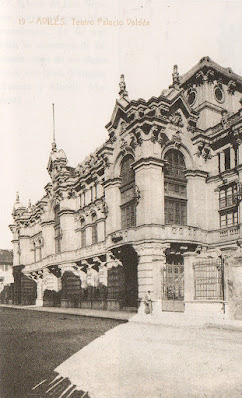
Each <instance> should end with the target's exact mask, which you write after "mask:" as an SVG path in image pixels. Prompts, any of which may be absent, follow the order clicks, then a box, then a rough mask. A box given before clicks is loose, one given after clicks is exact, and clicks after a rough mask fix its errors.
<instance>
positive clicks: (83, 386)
mask: <svg viewBox="0 0 242 398" xmlns="http://www.w3.org/2000/svg"><path fill="white" fill-rule="evenodd" d="M0 315H1V347H2V349H1V363H2V365H3V372H2V374H3V375H2V379H3V380H2V382H3V385H4V388H3V390H2V395H1V398H18V397H21V398H28V397H36V398H37V397H47V396H49V397H52V398H57V397H58V398H68V397H70V398H74V397H76V398H80V397H82V398H136V397H137V398H159V397H162V398H177V397H178V398H183V397H184V398H185V397H189V398H192V397H193V398H200V397H201V398H205V397H207V398H210V397H211V398H217V397H218V398H221V397H224V398H225V397H226V398H227V397H228V396H230V397H231V398H237V397H238V398H239V397H240V396H241V392H242V391H241V381H240V380H241V365H242V364H241V357H242V355H241V354H242V351H241V343H242V339H241V332H240V331H239V329H238V328H237V329H236V328H235V327H234V328H233V327H231V329H223V328H220V326H218V327H211V326H210V327H205V326H203V327H202V326H198V325H190V326H185V325H184V324H183V325H179V326H178V325H177V326H176V327H174V326H171V325H170V326H168V325H167V326H166V325H164V324H163V325H158V324H152V323H149V320H148V318H147V317H146V319H147V321H148V323H144V322H139V321H138V322H128V323H121V322H120V321H113V320H106V319H98V318H97V319H95V318H87V317H83V316H73V315H68V314H57V313H45V312H39V311H29V310H26V309H22V310H16V309H0ZM149 319H150V320H152V317H151V316H150V318H149ZM145 322H146V321H145Z"/></svg>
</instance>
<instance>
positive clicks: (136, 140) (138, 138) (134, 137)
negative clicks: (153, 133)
mask: <svg viewBox="0 0 242 398" xmlns="http://www.w3.org/2000/svg"><path fill="white" fill-rule="evenodd" d="M142 133H143V131H142V129H141V128H138V129H136V130H135V131H133V132H132V133H131V141H130V146H131V148H132V149H135V148H136V147H137V146H138V145H139V146H141V144H142V142H143V138H142Z"/></svg>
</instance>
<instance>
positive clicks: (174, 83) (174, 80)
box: [172, 65, 180, 89]
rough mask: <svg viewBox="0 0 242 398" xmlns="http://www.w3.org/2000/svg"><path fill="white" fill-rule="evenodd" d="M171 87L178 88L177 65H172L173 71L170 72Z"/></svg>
mask: <svg viewBox="0 0 242 398" xmlns="http://www.w3.org/2000/svg"><path fill="white" fill-rule="evenodd" d="M172 87H174V88H177V89H179V87H180V76H179V72H178V66H177V65H174V66H173V73H172Z"/></svg>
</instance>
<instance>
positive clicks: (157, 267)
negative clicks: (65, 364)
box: [10, 57, 242, 319]
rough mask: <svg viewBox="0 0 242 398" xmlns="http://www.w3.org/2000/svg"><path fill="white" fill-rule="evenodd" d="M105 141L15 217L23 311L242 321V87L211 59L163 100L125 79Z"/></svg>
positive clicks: (57, 166)
mask: <svg viewBox="0 0 242 398" xmlns="http://www.w3.org/2000/svg"><path fill="white" fill-rule="evenodd" d="M119 86H120V89H119V99H118V100H117V101H116V103H115V106H114V110H113V113H112V116H111V120H110V121H109V123H108V124H107V125H106V129H107V140H106V142H105V143H104V144H103V145H102V146H101V147H100V148H97V149H96V151H95V152H94V153H92V154H90V155H89V156H87V157H86V159H84V160H83V161H82V162H81V163H80V164H78V165H77V166H76V167H71V166H69V165H68V160H67V157H66V155H65V153H64V151H63V150H62V149H58V148H57V145H56V142H55V138H53V143H52V150H51V153H50V157H49V162H48V165H47V170H48V173H49V176H50V182H49V183H48V184H47V185H46V186H45V188H44V189H45V194H44V196H43V197H42V198H41V199H40V200H39V201H38V202H37V203H36V204H35V205H31V203H29V205H28V206H23V205H22V204H21V202H20V199H19V197H18V196H17V199H16V202H15V204H14V209H13V219H14V223H13V225H11V226H10V228H11V231H12V233H13V252H14V271H13V274H14V302H15V303H16V304H36V305H38V306H39V305H45V306H65V307H68V306H69V307H81V308H95V309H107V310H122V309H125V310H128V309H130V310H134V311H135V310H137V309H138V307H139V305H140V302H141V301H142V299H143V297H144V295H145V293H146V292H147V291H148V290H150V291H151V297H152V300H153V302H154V314H162V312H163V311H181V312H184V311H185V313H187V314H193V313H206V314H214V315H218V316H221V317H224V316H226V317H230V318H236V319H239V318H241V307H240V294H241V274H242V268H241V264H242V250H241V248H240V247H241V244H242V235H241V230H240V227H241V223H242V211H241V210H242V207H241V206H242V205H241V203H242V202H241V199H242V185H241V183H242V143H241V136H242V78H241V77H240V76H238V75H237V74H235V73H234V72H233V71H232V70H231V69H230V68H224V67H221V66H220V65H218V64H216V63H215V62H213V61H212V60H211V59H210V58H209V57H204V58H202V59H201V60H200V61H199V63H198V64H197V65H195V66H194V67H193V68H192V69H191V70H189V71H188V72H187V73H185V74H184V75H182V76H179V73H178V68H177V66H175V67H174V69H173V74H172V84H171V85H170V86H169V88H168V89H166V90H163V91H162V92H161V94H160V96H159V97H152V98H150V99H149V100H148V101H145V100H144V99H138V100H130V99H129V97H128V92H127V90H126V85H125V81H124V76H123V75H121V80H120V83H119Z"/></svg>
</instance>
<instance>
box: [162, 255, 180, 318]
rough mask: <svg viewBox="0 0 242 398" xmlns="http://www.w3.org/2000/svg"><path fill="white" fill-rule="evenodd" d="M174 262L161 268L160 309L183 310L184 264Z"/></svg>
mask: <svg viewBox="0 0 242 398" xmlns="http://www.w3.org/2000/svg"><path fill="white" fill-rule="evenodd" d="M175 262H176V261H173V263H172V264H166V267H165V268H164V269H163V300H162V311H171V312H184V310H185V304H184V266H183V264H181V263H179V262H177V264H175Z"/></svg>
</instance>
